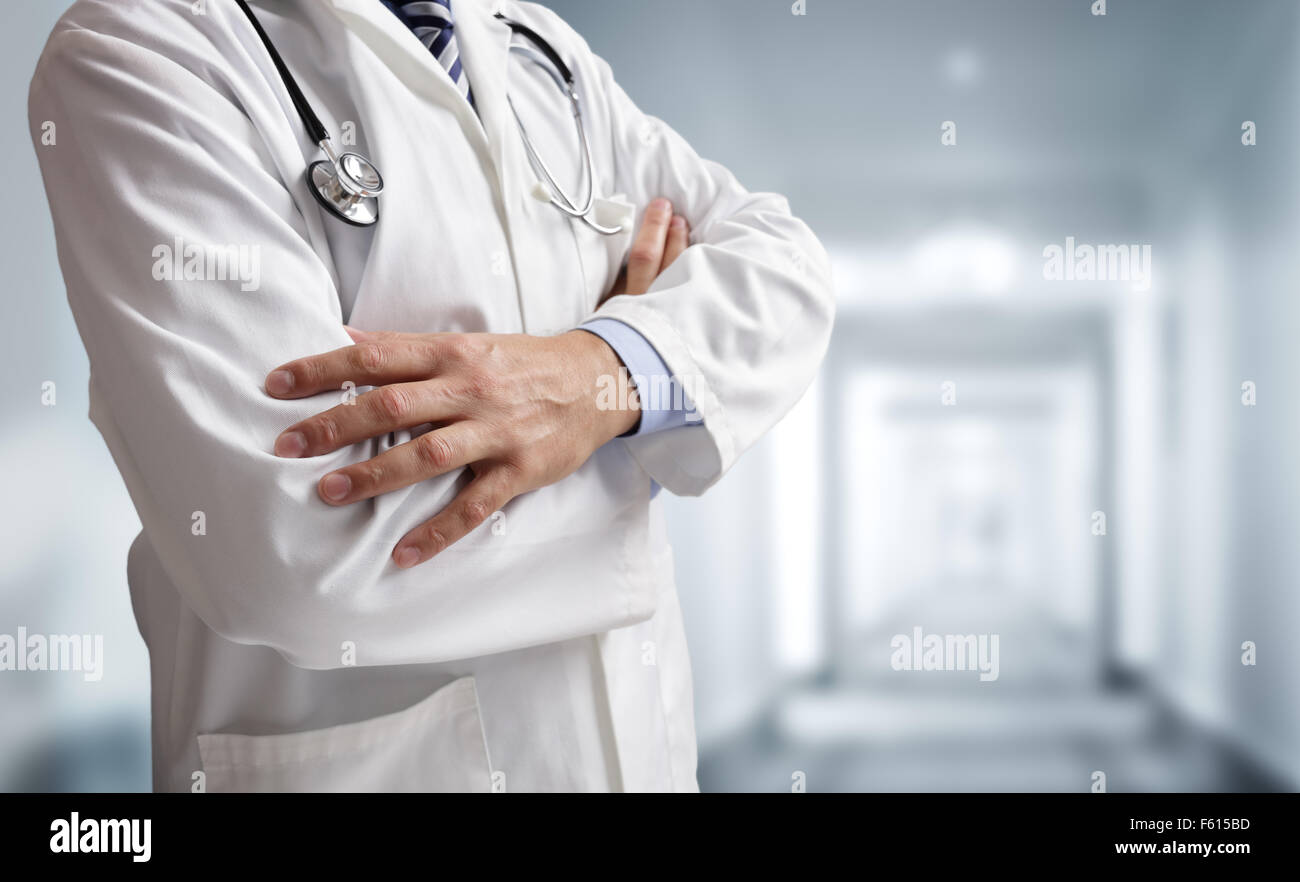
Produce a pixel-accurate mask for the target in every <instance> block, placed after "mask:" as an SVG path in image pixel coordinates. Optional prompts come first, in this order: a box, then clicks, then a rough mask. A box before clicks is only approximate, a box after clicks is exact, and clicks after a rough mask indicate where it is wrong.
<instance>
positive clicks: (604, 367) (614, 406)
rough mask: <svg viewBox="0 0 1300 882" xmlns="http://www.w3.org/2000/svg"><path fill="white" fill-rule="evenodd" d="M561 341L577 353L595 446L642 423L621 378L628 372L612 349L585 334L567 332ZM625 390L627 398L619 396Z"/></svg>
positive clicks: (630, 390) (632, 394)
mask: <svg viewBox="0 0 1300 882" xmlns="http://www.w3.org/2000/svg"><path fill="white" fill-rule="evenodd" d="M562 337H564V338H569V341H570V342H571V343H572V344H573V346H574V347H575V348H576V351H577V352H578V353H579V357H578V359H577V363H578V364H579V365H580V367H579V369H578V372H579V377H580V379H581V382H582V383H583V384H585V388H586V389H587V390H588V392H589V398H588V401H589V402H590V413H591V420H592V425H593V427H594V429H595V432H596V437H597V440H598V444H597V446H600V445H601V444H604V443H605V442H606V441H610V440H612V439H614V438H617V437H618V436H620V435H624V434H626V433H628V432H630V431H631V430H632V429H634V428H636V425H637V423H638V422H640V420H641V405H640V402H639V400H638V398H637V395H636V389H635V387H634V386H632V381H631V378H630V377H629V378H627V379H624V378H623V374H625V373H626V371H627V368H626V366H625V365H624V364H623V360H622V359H620V358H619V357H618V353H617V352H615V351H614V348H613V347H612V346H610V345H609V343H607V342H605V340H604V339H603V338H602V337H600V336H599V335H597V334H592V333H590V332H588V331H583V330H574V331H569V332H568V333H567V334H563V335H562ZM624 389H626V390H628V394H620V390H624Z"/></svg>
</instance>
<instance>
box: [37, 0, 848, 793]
mask: <svg viewBox="0 0 1300 882" xmlns="http://www.w3.org/2000/svg"><path fill="white" fill-rule="evenodd" d="M439 2H440V3H442V5H444V6H446V7H447V12H448V14H449V27H450V21H452V20H454V36H455V44H456V47H457V48H456V52H458V62H457V63H458V64H459V67H456V66H455V65H450V66H449V65H448V64H447V57H446V53H445V52H444V53H440V55H439V56H436V55H435V54H434V53H433V52H431V51H429V46H428V44H427V42H426V41H425V40H422V39H421V35H420V34H419V33H418V28H415V29H413V28H412V27H409V26H408V25H409V24H410V23H409V22H406V21H403V20H402V18H401V16H400V15H396V14H394V12H395V11H399V12H400V10H395V7H394V4H392V3H383V2H381V0H256V2H255V3H254V4H253V6H254V8H255V10H256V13H257V17H258V18H259V19H260V21H261V23H262V25H263V26H264V28H265V30H266V32H267V35H268V36H269V37H270V39H271V40H272V41H273V42H274V45H275V46H276V47H278V49H279V52H280V54H281V55H282V56H283V57H284V59H285V62H286V64H287V65H288V67H289V68H290V69H291V70H292V72H293V75H294V77H295V78H296V79H297V81H298V83H299V84H300V85H301V87H302V89H303V92H304V93H305V94H306V96H307V97H308V98H309V100H310V101H311V103H312V105H313V106H314V108H315V110H316V112H317V114H319V115H320V116H321V118H322V121H323V122H324V123H325V125H326V127H327V128H328V129H329V130H330V131H331V132H339V133H343V135H344V137H348V136H351V137H353V138H355V141H356V143H357V145H358V148H357V149H359V150H361V151H362V152H365V153H367V154H368V155H369V156H370V157H371V158H372V159H373V160H374V162H375V164H376V166H377V167H378V168H380V169H382V171H383V174H384V177H385V180H386V184H387V188H386V190H385V192H384V193H383V195H382V196H381V214H380V219H379V222H378V223H377V224H376V225H375V226H373V227H371V228H367V229H360V228H356V227H352V226H349V225H347V224H344V223H342V222H340V221H339V220H338V219H336V218H334V217H333V216H332V215H330V214H329V213H328V212H326V211H324V210H323V209H322V207H321V206H320V204H319V203H318V202H317V201H316V200H315V199H314V198H313V195H312V193H311V192H310V190H309V188H308V185H307V182H306V180H305V177H304V169H305V167H306V165H307V164H308V163H309V162H311V161H312V160H313V159H315V158H317V155H318V152H319V151H318V150H317V148H316V146H315V145H314V144H313V143H312V139H311V138H310V136H309V135H308V134H307V132H306V131H304V128H303V125H302V122H301V120H300V118H299V115H298V114H297V112H296V111H295V108H294V105H293V103H292V100H291V98H290V95H289V93H288V92H287V90H286V88H285V84H284V81H283V80H282V78H281V77H280V76H279V75H278V73H277V71H276V68H275V66H274V64H273V62H272V60H271V57H270V56H269V54H268V52H267V49H266V47H265V46H264V45H263V43H262V42H261V41H260V40H259V38H258V36H257V33H256V32H255V31H254V30H253V28H252V27H251V26H250V21H249V19H248V18H247V17H246V16H245V15H243V14H242V13H241V10H240V9H239V7H238V6H237V5H236V3H235V2H234V0H202V2H193V0H79V2H77V3H76V4H75V5H74V6H73V7H72V8H71V9H70V10H69V11H68V12H67V14H66V15H65V16H64V17H63V18H62V19H61V21H60V22H59V24H58V25H57V26H56V27H55V30H54V32H53V34H52V35H51V37H50V40H49V43H48V45H47V46H46V49H45V52H44V54H43V55H42V57H41V60H40V62H39V65H38V67H37V70H36V72H35V75H34V77H33V80H32V86H31V94H30V101H29V112H30V118H31V125H32V131H33V136H34V139H35V141H36V144H37V148H36V149H37V152H38V154H39V157H40V161H41V167H42V171H43V174H44V178H45V184H46V190H47V194H48V197H49V202H50V206H51V211H52V214H53V218H54V225H55V232H56V235H57V239H58V245H59V259H60V263H61V266H62V269H63V274H64V279H65V281H66V284H67V291H68V299H69V302H70V304H71V306H72V309H73V312H74V315H75V316H76V319H77V325H78V329H79V330H80V333H81V336H82V339H83V341H84V343H85V347H86V350H87V353H88V355H89V358H90V365H91V418H92V420H93V421H94V422H95V424H96V426H97V427H98V428H99V430H100V432H101V433H102V434H103V436H104V438H105V440H106V441H107V443H108V445H109V447H110V449H111V450H112V453H113V455H114V457H115V461H116V463H117V465H118V468H119V469H120V471H121V473H122V475H123V478H124V479H125V482H126V485H127V488H128V489H129V491H130V493H131V497H132V500H133V502H134V504H135V506H136V509H137V511H138V512H139V515H140V519H141V521H142V523H143V527H144V530H143V532H142V533H141V535H140V537H139V538H138V539H137V540H136V542H135V544H134V545H133V546H132V548H131V552H130V555H129V561H128V573H129V579H130V585H131V593H132V601H133V604H134V608H135V612H136V618H137V621H138V622H139V625H140V630H141V633H142V634H143V636H144V639H145V641H146V643H147V645H148V648H149V652H150V658H151V667H152V680H153V683H152V693H153V699H152V706H153V747H154V786H155V789H158V790H195V791H198V790H207V791H213V792H215V791H227V790H477V791H488V790H507V791H532V790H605V791H608V790H682V791H688V790H694V789H696V786H697V785H696V780H695V737H694V726H693V718H692V698H691V679H690V670H689V662H688V658H687V650H686V645H685V641H684V634H683V629H682V621H681V616H680V612H679V608H678V603H677V598H676V594H675V589H674V585H673V562H672V554H671V550H670V548H669V546H668V544H667V542H666V541H665V531H664V526H663V522H662V515H661V513H660V510H659V504H658V502H657V501H656V496H655V492H656V490H657V488H658V487H659V486H662V487H663V488H666V489H667V490H668V491H670V492H672V493H676V494H683V495H694V494H699V493H701V492H703V491H704V490H705V489H707V488H708V487H709V486H711V485H712V484H713V483H714V482H716V481H717V480H718V479H719V478H720V477H721V476H722V475H723V474H724V473H725V472H726V471H727V470H728V469H729V468H730V467H731V465H732V464H733V463H734V462H735V461H736V458H737V457H738V456H739V455H740V454H741V453H742V452H743V451H744V450H746V449H747V448H748V447H750V446H751V445H752V444H753V443H754V442H755V441H756V440H757V439H758V438H759V437H760V436H761V435H762V434H763V433H764V432H765V431H767V429H769V428H770V427H771V426H772V425H773V424H774V423H775V422H776V421H777V420H779V419H780V418H781V417H782V416H783V415H784V414H785V413H786V411H787V410H788V409H789V408H790V407H791V406H792V405H793V404H794V402H795V401H796V400H797V399H798V398H799V396H800V395H801V394H802V392H803V391H804V390H805V388H806V387H807V385H808V384H809V383H810V382H811V379H812V377H813V375H814V373H815V371H816V369H817V366H818V364H819V362H820V360H821V358H822V355H823V353H824V351H825V348H826V345H827V341H828V338H829V332H830V325H831V319H832V314H833V305H832V295H831V292H830V283H829V269H828V265H827V261H826V256H825V253H824V251H823V250H822V248H821V246H820V245H819V243H818V242H817V240H816V239H815V238H814V236H813V235H812V234H811V232H810V231H809V230H808V228H807V227H806V226H805V225H804V224H803V223H801V222H800V221H799V220H797V219H796V218H794V217H793V216H791V214H790V211H789V208H788V205H787V204H786V202H785V200H784V199H782V198H781V197H779V196H775V195H771V194H762V193H750V192H747V191H746V190H745V189H743V188H742V187H741V185H740V184H739V183H738V182H737V181H736V180H735V178H734V177H732V176H731V175H730V174H729V173H728V172H727V171H726V170H725V169H723V168H722V167H720V166H718V165H717V164H715V163H712V162H709V161H706V160H703V159H701V158H700V157H699V156H697V155H696V153H695V152H694V151H693V150H692V149H691V148H690V147H689V145H687V144H686V143H685V141H683V140H682V138H681V137H679V136H678V135H677V134H676V133H675V132H673V131H672V130H671V129H670V128H669V127H668V126H666V125H665V124H664V123H662V122H660V121H659V120H657V119H654V118H652V117H649V116H647V115H645V114H642V113H641V112H640V111H639V110H638V109H637V108H636V107H635V106H634V105H633V103H632V102H631V100H630V99H629V98H628V97H627V95H626V94H625V93H624V92H623V91H622V90H621V89H620V88H619V87H618V85H617V84H616V83H615V82H614V80H613V78H612V76H611V73H610V69H609V67H608V66H607V65H606V64H605V63H604V62H603V61H602V60H601V59H599V58H598V57H596V56H595V55H594V54H593V53H592V52H591V50H590V49H589V48H588V47H587V45H586V44H585V43H584V42H583V40H582V39H581V38H580V37H579V36H578V35H577V34H575V33H574V32H573V31H572V30H571V29H570V28H569V27H568V26H567V25H566V24H565V23H564V22H563V21H561V20H560V19H559V18H558V17H557V16H556V15H555V14H553V13H552V12H550V11H548V10H547V9H545V8H543V7H541V6H538V5H534V4H530V3H516V2H512V0H455V2H454V6H453V5H452V4H451V3H449V2H447V3H443V2H442V0H439ZM396 5H397V6H402V5H405V4H402V3H399V4H396ZM416 5H417V6H428V5H430V4H427V3H426V4H416ZM497 13H503V14H504V15H506V16H508V17H509V18H510V19H512V20H514V21H516V22H519V23H522V24H524V25H526V26H528V27H530V28H532V29H533V30H534V31H536V32H537V33H538V34H540V35H541V36H543V37H544V38H545V39H546V40H547V41H548V42H549V43H550V44H551V45H552V46H554V47H555V49H556V51H557V52H558V54H559V55H560V56H561V57H562V58H563V60H564V61H565V63H567V65H568V66H569V67H571V68H572V69H573V72H574V74H575V77H576V81H577V89H578V93H579V95H580V97H581V101H582V107H583V112H584V124H585V126H586V132H587V134H588V137H589V139H590V142H591V146H592V153H593V160H594V169H595V192H596V195H597V196H598V197H600V199H599V200H598V205H597V207H598V209H599V211H600V213H601V217H602V219H604V220H605V221H606V222H609V221H610V220H611V219H612V220H614V221H616V222H617V223H619V224H621V225H622V226H623V232H621V233H620V234H618V235H615V236H602V235H600V234H598V233H596V232H595V231H593V230H592V229H591V228H590V227H588V226H587V225H585V224H583V223H581V222H579V221H576V220H572V219H570V218H568V217H566V216H565V215H563V214H561V213H560V212H559V211H557V210H556V209H555V208H554V207H553V206H551V205H549V204H547V203H546V202H544V201H541V200H539V199H538V198H536V195H535V189H536V185H537V176H536V173H535V172H534V170H533V166H532V164H531V163H530V160H529V157H528V154H527V152H526V150H525V148H524V144H523V142H522V140H521V138H520V133H519V130H518V129H517V127H516V123H515V119H514V117H513V115H512V113H511V110H510V104H508V103H507V95H509V96H510V98H511V99H512V101H513V104H514V106H515V108H516V109H517V110H518V112H519V114H520V116H521V117H522V119H523V122H524V123H525V125H526V128H527V131H528V135H529V136H530V137H531V139H532V141H533V142H534V144H535V145H536V147H537V149H538V152H539V153H540V154H541V156H542V157H544V158H545V160H546V161H547V163H548V164H550V165H551V166H552V169H553V170H554V171H555V173H556V175H557V177H559V178H562V179H563V180H562V181H561V182H562V183H565V184H567V185H568V186H569V187H570V191H571V192H581V190H578V189H577V187H578V186H579V185H580V184H581V181H582V163H581V153H580V151H579V149H578V144H577V139H576V137H575V132H574V128H573V118H572V115H571V113H570V112H569V110H568V106H567V99H566V98H565V96H564V95H563V93H561V92H560V91H559V90H557V89H556V88H555V84H554V82H553V81H551V80H550V79H549V78H548V77H547V76H546V74H545V72H544V71H542V72H539V70H538V66H537V65H535V64H531V63H529V62H528V61H527V60H526V59H525V60H522V61H521V60H520V59H519V53H515V52H511V51H510V50H509V46H510V43H511V40H512V34H511V30H510V28H509V27H508V26H507V25H506V24H505V23H504V22H503V21H501V20H500V19H499V18H497V17H496V14H497ZM440 58H441V63H440ZM51 124H52V125H51ZM51 131H53V132H55V133H56V135H55V136H54V137H52V138H51V137H47V136H46V135H47V133H48V132H51ZM657 197H663V199H666V200H667V201H666V202H665V201H663V200H662V199H658V198H657ZM643 212H644V213H645V217H646V220H645V221H644V223H643V224H642V226H641V230H640V232H638V233H634V226H635V224H636V221H637V218H638V216H640V215H641V213H643ZM674 213H675V214H676V215H677V216H679V217H680V218H681V219H682V220H678V221H673V220H672V218H673V216H674ZM683 220H684V221H686V222H689V225H690V242H689V247H685V245H686V242H685V230H686V228H685V226H683V223H682V221H683ZM634 236H635V238H634ZM683 249H684V250H683ZM629 252H631V253H632V257H631V260H630V262H629ZM625 264H627V272H628V278H627V281H626V284H625V286H624V287H623V288H620V289H615V285H616V280H617V279H618V277H619V274H620V270H621V269H623V268H624V266H625ZM634 276H638V277H639V278H634ZM612 289H614V290H613V293H614V295H615V296H609V295H610V294H611V291H612ZM620 292H623V293H620ZM638 353H639V354H638ZM647 357H648V358H650V359H651V363H657V364H661V365H662V366H663V368H664V369H665V370H666V371H667V373H668V374H669V375H671V378H672V381H673V382H674V383H676V384H678V385H680V387H681V388H683V389H685V390H686V392H687V393H688V397H689V408H690V410H691V411H692V412H693V414H696V415H698V419H696V420H686V421H679V422H677V423H674V424H671V425H669V426H667V427H662V426H661V427H660V429H661V430H654V431H645V430H644V429H645V428H646V427H645V426H642V425H641V424H642V423H648V422H652V419H651V417H652V416H653V414H652V411H651V408H649V407H645V409H644V411H638V410H637V406H636V401H635V399H633V400H632V401H631V402H630V404H629V406H628V407H620V406H613V407H611V406H610V401H609V398H608V396H606V395H605V394H604V393H606V392H608V391H609V388H610V387H609V384H608V381H609V378H610V377H611V376H612V375H614V374H617V373H618V371H619V370H620V368H621V367H622V366H623V365H627V367H628V368H630V369H633V373H636V370H635V367H636V365H634V364H633V362H634V361H636V362H638V363H639V364H644V363H646V362H645V359H646V358H647ZM644 381H647V378H645V377H644V376H641V377H638V378H637V382H638V384H639V383H641V382H644ZM649 381H650V382H653V381H654V379H653V378H650V379H649ZM642 399H643V402H642V404H643V406H644V405H645V404H646V402H645V400H644V399H645V395H644V394H643V395H642ZM676 406H677V408H678V409H680V408H681V407H682V405H681V403H680V402H678V404H677V405H676ZM669 409H671V408H669Z"/></svg>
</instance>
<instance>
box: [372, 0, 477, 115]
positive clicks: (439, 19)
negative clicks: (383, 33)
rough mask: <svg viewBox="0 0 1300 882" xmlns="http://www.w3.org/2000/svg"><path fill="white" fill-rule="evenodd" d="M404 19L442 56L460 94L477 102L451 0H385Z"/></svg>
mask: <svg viewBox="0 0 1300 882" xmlns="http://www.w3.org/2000/svg"><path fill="white" fill-rule="evenodd" d="M383 2H384V5H385V6H387V7H388V8H389V9H391V10H392V11H393V14H394V15H396V16H397V17H398V18H399V19H401V20H402V23H403V24H405V25H406V26H407V27H408V28H410V29H411V30H412V31H413V32H414V33H415V36H416V37H418V38H419V39H420V42H421V43H423V44H424V45H425V46H427V47H428V48H429V51H430V52H432V53H433V57H434V58H436V59H438V63H439V64H441V65H442V69H443V70H445V71H446V72H447V76H449V77H451V81H452V82H453V83H455V84H456V88H457V89H459V90H460V94H462V95H464V96H465V100H466V101H468V102H469V103H470V106H471V107H473V106H474V96H473V95H472V94H471V93H470V89H469V77H468V76H466V74H465V68H464V67H463V66H462V65H461V63H460V49H459V48H458V47H457V46H456V26H455V24H454V23H453V21H452V17H451V0H383Z"/></svg>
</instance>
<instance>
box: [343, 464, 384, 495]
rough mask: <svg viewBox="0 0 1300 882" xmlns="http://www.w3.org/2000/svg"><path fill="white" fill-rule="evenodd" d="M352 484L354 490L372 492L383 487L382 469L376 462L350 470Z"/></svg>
mask: <svg viewBox="0 0 1300 882" xmlns="http://www.w3.org/2000/svg"><path fill="white" fill-rule="evenodd" d="M351 478H352V484H353V487H354V488H355V489H356V490H374V489H375V488H377V487H381V486H383V483H384V467H383V466H382V465H380V464H379V463H377V462H373V461H371V462H367V463H363V464H361V465H359V466H357V467H356V468H355V469H353V470H352V474H351Z"/></svg>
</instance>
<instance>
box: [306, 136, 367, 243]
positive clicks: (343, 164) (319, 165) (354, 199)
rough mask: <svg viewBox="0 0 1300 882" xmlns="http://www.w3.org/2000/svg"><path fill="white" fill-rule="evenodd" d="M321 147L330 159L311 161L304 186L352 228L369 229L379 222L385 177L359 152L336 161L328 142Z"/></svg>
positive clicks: (345, 155) (343, 155) (344, 155)
mask: <svg viewBox="0 0 1300 882" xmlns="http://www.w3.org/2000/svg"><path fill="white" fill-rule="evenodd" d="M321 147H322V148H323V149H324V150H325V154H326V155H327V156H329V159H322V160H320V161H319V162H313V163H312V164H311V166H310V167H309V168H308V169H307V183H308V184H309V185H310V186H311V192H312V193H313V194H314V195H315V196H316V199H317V201H319V202H320V204H321V205H323V206H324V207H325V208H326V209H328V210H329V211H330V212H331V213H332V214H334V215H335V216H337V217H338V218H340V219H341V220H344V221H347V222H348V223H350V224H353V225H354V226H358V227H368V226H370V225H372V224H373V223H374V222H375V221H377V220H379V194H380V193H382V192H383V190H384V178H383V176H382V175H380V174H379V170H378V169H377V168H375V166H374V163H372V162H371V161H370V160H368V159H366V158H365V157H364V156H362V155H361V154H360V153H344V154H342V155H341V156H338V157H337V158H336V157H335V156H334V153H333V151H332V150H331V149H330V145H329V141H328V140H327V141H325V142H324V143H322V144H321Z"/></svg>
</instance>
